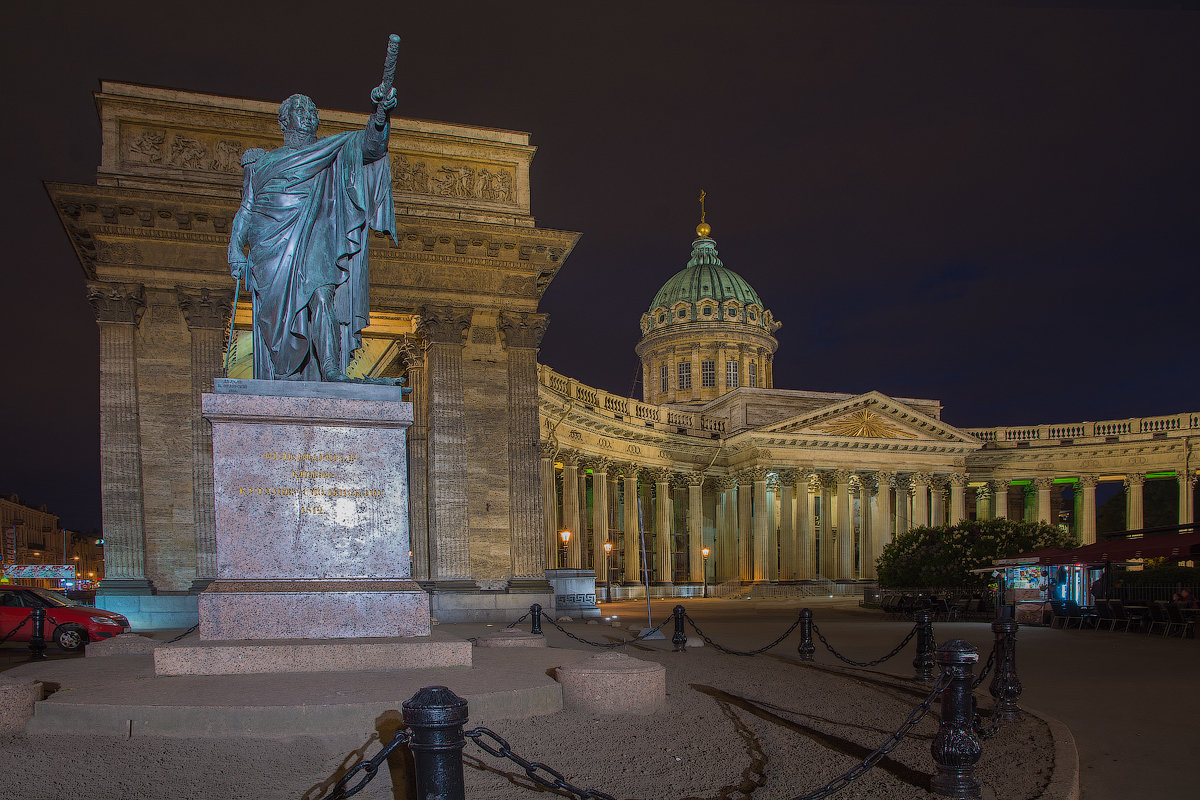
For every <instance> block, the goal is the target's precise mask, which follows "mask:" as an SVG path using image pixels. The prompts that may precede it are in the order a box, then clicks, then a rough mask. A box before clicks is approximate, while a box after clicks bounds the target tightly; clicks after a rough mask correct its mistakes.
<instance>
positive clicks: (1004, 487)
mask: <svg viewBox="0 0 1200 800" xmlns="http://www.w3.org/2000/svg"><path fill="white" fill-rule="evenodd" d="M991 485H992V493H993V495H994V498H993V503H992V507H993V508H994V509H995V512H994V513H995V519H1008V480H1007V479H1005V478H995V479H993V480H992V484H991Z"/></svg>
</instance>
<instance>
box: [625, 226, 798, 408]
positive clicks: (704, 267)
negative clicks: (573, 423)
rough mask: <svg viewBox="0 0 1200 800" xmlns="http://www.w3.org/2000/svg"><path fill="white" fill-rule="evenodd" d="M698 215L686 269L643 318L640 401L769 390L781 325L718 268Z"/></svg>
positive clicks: (690, 400) (737, 278)
mask: <svg viewBox="0 0 1200 800" xmlns="http://www.w3.org/2000/svg"><path fill="white" fill-rule="evenodd" d="M710 233H711V229H710V228H709V226H708V224H707V223H706V222H704V221H703V218H701V222H700V225H698V226H697V227H696V235H697V237H698V238H697V239H696V240H695V241H693V242H692V255H691V258H689V259H688V262H687V266H686V267H684V268H683V269H682V270H680V271H679V272H677V273H675V274H674V275H672V276H671V277H670V278H669V279H668V280H667V282H666V283H664V284H663V285H662V288H661V289H659V290H658V293H657V294H655V295H654V300H653V301H651V303H650V308H649V309H647V311H646V313H645V314H643V315H642V319H641V328H642V339H641V341H640V342H638V345H637V347H636V348H635V349H636V351H637V355H638V358H639V359H640V360H641V362H642V381H643V383H642V398H643V400H644V401H645V402H647V403H685V404H697V403H706V402H708V401H710V400H713V399H715V398H717V397H719V396H720V395H722V394H724V393H725V392H727V391H730V390H733V389H736V388H738V387H741V386H745V387H750V388H767V389H769V388H771V387H772V386H773V385H774V376H773V370H772V361H773V357H774V353H775V349H776V348H777V347H778V346H779V343H778V342H777V341H776V340H775V337H774V336H773V335H772V334H774V333H775V331H776V330H778V329H779V327H780V323H778V322H776V321H775V317H774V315H773V314H772V313H771V312H770V311H769V310H767V309H766V308H765V307H764V306H763V302H762V299H761V298H760V297H759V296H758V293H757V292H755V291H754V289H753V288H752V287H751V286H750V284H749V283H747V282H746V280H745V278H743V277H742V276H741V275H738V274H737V273H736V272H734V271H733V270H731V269H729V268H727V267H726V266H725V265H724V264H722V263H721V259H720V257H719V256H718V255H717V243H716V242H715V241H714V240H713V239H712V238H711V237H710V235H709V234H710Z"/></svg>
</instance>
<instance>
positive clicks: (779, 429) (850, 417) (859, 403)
mask: <svg viewBox="0 0 1200 800" xmlns="http://www.w3.org/2000/svg"><path fill="white" fill-rule="evenodd" d="M757 432H758V433H765V434H772V435H776V436H799V437H803V438H806V439H808V438H817V439H857V440H864V439H865V440H894V443H895V444H903V443H907V442H912V443H917V442H921V441H926V442H929V441H935V442H938V443H940V444H946V443H961V444H965V445H972V444H974V445H978V444H980V442H979V441H978V440H977V439H975V438H974V437H972V436H970V435H969V434H967V433H964V432H963V431H960V430H959V429H957V428H955V427H953V426H951V425H947V424H946V423H944V422H942V421H941V420H939V419H935V418H933V417H931V416H929V415H928V414H924V413H922V412H920V411H917V410H916V409H914V408H912V407H911V406H908V405H905V404H904V403H902V402H900V401H899V400H896V399H894V398H891V397H888V396H887V395H885V394H883V393H881V392H867V393H866V394H860V395H858V396H856V397H851V398H849V399H846V400H841V401H839V402H836V403H831V404H830V405H828V406H824V407H822V408H818V409H815V410H812V411H806V412H804V413H803V414H798V415H796V416H794V417H790V418H788V419H785V420H781V421H780V422H775V423H772V424H770V425H764V426H763V427H761V428H758V429H757Z"/></svg>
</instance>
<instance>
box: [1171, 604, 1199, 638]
mask: <svg viewBox="0 0 1200 800" xmlns="http://www.w3.org/2000/svg"><path fill="white" fill-rule="evenodd" d="M1167 617H1168V618H1169V619H1170V620H1171V624H1172V625H1179V626H1181V627H1180V630H1181V631H1182V632H1183V637H1184V638H1185V639H1186V638H1188V637H1190V636H1191V635H1192V626H1193V625H1194V624H1195V621H1194V620H1190V619H1184V616H1183V612H1181V611H1180V610H1179V606H1177V605H1175V604H1174V603H1168V604H1167Z"/></svg>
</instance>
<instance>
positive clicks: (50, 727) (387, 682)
mask: <svg viewBox="0 0 1200 800" xmlns="http://www.w3.org/2000/svg"><path fill="white" fill-rule="evenodd" d="M472 655H473V656H474V659H473V661H474V663H473V665H472V666H471V667H470V668H461V667H460V668H450V669H409V670H387V671H384V670H368V671H357V672H347V671H338V672H303V673H272V674H242V675H198V676H185V675H176V676H160V675H155V673H154V660H153V657H152V656H150V655H148V654H128V655H113V656H108V657H105V658H87V659H72V660H63V661H44V662H35V663H30V664H25V665H22V666H19V667H14V668H13V669H10V670H7V671H6V672H5V676H6V678H7V679H9V680H10V681H17V680H30V681H33V680H37V681H42V682H43V684H45V687H46V690H47V697H46V699H45V700H42V701H41V702H38V703H37V704H36V705H35V707H34V715H33V718H32V719H31V720H30V721H29V723H28V725H27V726H26V728H25V731H26V733H27V734H43V733H64V734H85V735H89V736H105V735H107V736H119V737H123V738H124V737H142V736H180V737H198V736H251V737H275V736H277V737H287V736H298V735H306V734H311V735H330V734H341V733H345V734H352V735H366V734H369V733H371V732H372V731H375V730H376V726H377V723H378V721H379V719H380V718H381V716H386V715H387V714H391V713H393V712H394V715H395V716H396V718H397V719H398V718H399V713H400V707H401V704H402V703H403V702H404V701H405V700H407V699H408V698H409V697H411V696H412V695H413V694H415V693H416V692H417V691H418V690H419V689H420V688H421V687H423V686H431V685H441V686H448V687H450V688H451V689H452V690H453V691H454V692H455V693H457V694H458V695H460V696H462V697H465V698H466V699H467V701H468V703H469V704H470V713H471V720H472V721H487V720H498V719H523V718H527V717H532V716H538V715H542V714H553V713H555V712H557V711H560V710H562V707H563V706H562V689H561V687H560V686H559V684H558V683H556V682H555V681H554V680H553V679H552V678H550V676H549V675H548V674H547V673H548V671H550V670H552V669H553V668H555V667H558V666H560V665H562V664H566V663H571V662H573V661H575V660H579V659H582V658H586V657H587V656H588V655H589V654H588V653H585V652H581V651H576V650H559V649H547V648H481V649H476V650H474V651H473V653H472Z"/></svg>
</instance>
